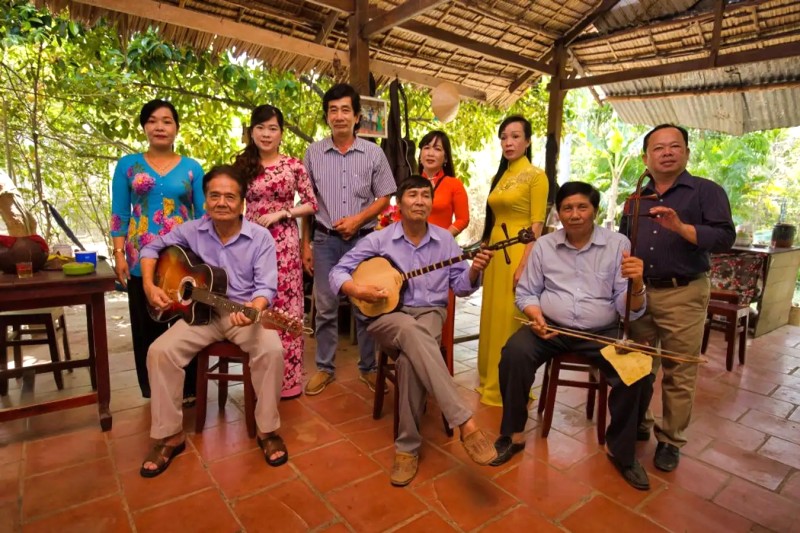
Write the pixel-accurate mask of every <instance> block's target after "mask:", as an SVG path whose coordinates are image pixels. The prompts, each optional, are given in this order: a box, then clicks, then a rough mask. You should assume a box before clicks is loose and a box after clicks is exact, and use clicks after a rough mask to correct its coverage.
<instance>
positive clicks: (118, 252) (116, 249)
mask: <svg viewBox="0 0 800 533" xmlns="http://www.w3.org/2000/svg"><path fill="white" fill-rule="evenodd" d="M124 253H125V249H124V248H114V255H117V254H124Z"/></svg>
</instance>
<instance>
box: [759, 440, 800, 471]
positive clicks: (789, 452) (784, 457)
mask: <svg viewBox="0 0 800 533" xmlns="http://www.w3.org/2000/svg"><path fill="white" fill-rule="evenodd" d="M758 454H759V455H763V456H764V457H769V458H771V459H775V460H776V461H778V462H781V463H783V464H785V465H789V466H792V467H794V468H798V469H800V446H799V445H797V444H794V443H792V442H789V441H785V440H783V439H779V438H777V437H770V438H769V440H768V441H767V443H766V444H764V446H762V447H761V448H760V449H759V450H758Z"/></svg>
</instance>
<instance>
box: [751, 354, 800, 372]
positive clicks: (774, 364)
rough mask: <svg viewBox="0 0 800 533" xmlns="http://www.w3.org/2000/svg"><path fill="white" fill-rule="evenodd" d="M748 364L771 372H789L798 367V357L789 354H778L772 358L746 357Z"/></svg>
mask: <svg viewBox="0 0 800 533" xmlns="http://www.w3.org/2000/svg"><path fill="white" fill-rule="evenodd" d="M747 363H748V364H750V365H752V366H756V367H758V368H763V369H765V370H771V371H773V372H781V373H783V374H791V373H793V372H794V371H795V370H797V368H798V367H800V357H793V356H791V355H779V356H778V357H776V358H774V359H772V360H769V361H767V360H762V359H760V358H757V357H754V358H749V357H748V361H747Z"/></svg>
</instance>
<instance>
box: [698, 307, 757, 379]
mask: <svg viewBox="0 0 800 533" xmlns="http://www.w3.org/2000/svg"><path fill="white" fill-rule="evenodd" d="M716 296H717V294H714V295H713V297H716ZM749 320H750V306H748V305H740V304H739V303H738V300H737V301H734V302H730V301H721V300H717V299H714V300H710V301H709V302H708V316H707V317H706V327H705V330H704V331H703V347H702V349H701V350H700V351H701V352H703V353H706V348H708V337H709V334H710V333H711V330H712V329H716V330H718V331H724V332H725V341H726V342H727V343H728V349H727V355H726V358H725V368H726V369H727V370H728V372H730V371H731V370H733V351H734V348H735V347H736V334H737V333H738V334H739V364H740V365H743V364H744V358H745V352H746V351H747V326H748V321H749Z"/></svg>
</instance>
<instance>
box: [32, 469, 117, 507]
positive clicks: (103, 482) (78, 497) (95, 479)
mask: <svg viewBox="0 0 800 533" xmlns="http://www.w3.org/2000/svg"><path fill="white" fill-rule="evenodd" d="M117 492H119V485H118V484H117V480H116V477H115V475H114V467H113V465H112V463H111V459H110V458H108V457H105V458H103V459H98V460H96V461H90V462H86V463H82V464H80V465H77V466H71V467H67V468H64V469H62V470H58V471H56V472H49V473H47V474H42V475H39V476H34V477H29V478H26V479H25V481H24V487H23V494H24V500H23V502H22V510H23V515H24V516H25V520H26V521H28V520H30V519H32V518H33V517H35V516H38V515H42V514H46V513H52V512H54V511H58V510H60V509H64V508H65V507H69V506H71V505H76V504H79V503H81V502H85V501H88V500H93V499H95V498H100V497H103V496H108V495H110V494H115V493H117Z"/></svg>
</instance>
